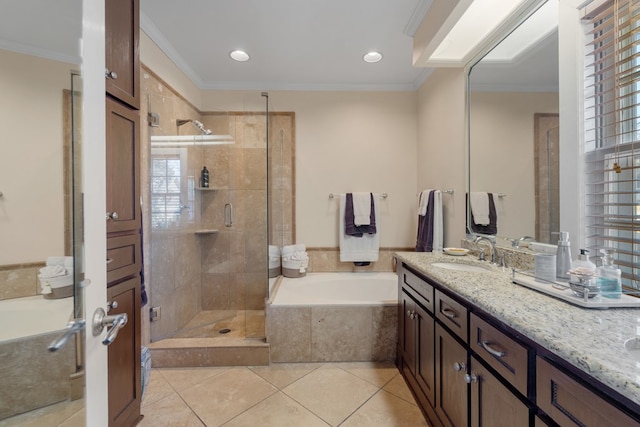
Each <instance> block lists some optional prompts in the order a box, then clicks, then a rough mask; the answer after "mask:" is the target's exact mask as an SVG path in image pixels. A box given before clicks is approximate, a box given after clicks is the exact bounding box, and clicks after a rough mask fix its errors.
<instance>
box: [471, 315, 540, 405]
mask: <svg viewBox="0 0 640 427" xmlns="http://www.w3.org/2000/svg"><path fill="white" fill-rule="evenodd" d="M469 340H470V347H471V350H473V351H475V352H476V354H477V355H479V356H480V357H481V358H482V359H483V360H484V361H485V362H487V363H488V364H489V365H491V367H492V368H493V369H495V370H496V371H497V372H498V373H499V374H500V375H502V377H503V378H504V379H506V380H507V381H509V382H510V383H511V384H512V385H513V386H514V387H515V388H516V389H517V390H518V391H519V392H520V393H522V394H523V395H524V396H526V395H527V373H528V369H527V368H528V366H527V355H528V351H527V348H526V347H524V346H522V345H520V344H519V343H517V342H515V341H514V340H513V339H511V338H509V337H508V336H507V335H505V334H504V333H502V332H500V331H499V330H498V329H496V328H495V327H493V326H491V325H490V324H488V323H487V322H485V321H484V320H482V319H480V318H479V317H478V316H476V315H475V314H472V315H471V336H470V338H469Z"/></svg>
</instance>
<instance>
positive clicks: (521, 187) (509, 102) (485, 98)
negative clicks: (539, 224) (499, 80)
mask: <svg viewBox="0 0 640 427" xmlns="http://www.w3.org/2000/svg"><path fill="white" fill-rule="evenodd" d="M470 105H471V109H470V114H471V122H470V126H471V128H470V130H471V135H472V137H471V159H472V162H471V183H472V187H471V190H472V191H486V192H489V193H504V194H506V196H505V197H503V198H494V201H495V205H496V212H497V217H498V234H499V235H500V236H506V237H512V238H513V237H520V236H535V220H536V209H535V199H536V196H535V161H534V154H535V153H534V114H535V113H557V112H558V94H557V93H522V92H519V93H513V92H511V93H507V92H473V93H472V94H471V102H470Z"/></svg>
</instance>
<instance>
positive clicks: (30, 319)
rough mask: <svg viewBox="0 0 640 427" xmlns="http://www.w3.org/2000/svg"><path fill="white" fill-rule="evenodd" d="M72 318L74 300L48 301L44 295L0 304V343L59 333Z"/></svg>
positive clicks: (9, 300)
mask: <svg viewBox="0 0 640 427" xmlns="http://www.w3.org/2000/svg"><path fill="white" fill-rule="evenodd" d="M72 314H73V298H71V297H69V298H60V299H45V298H44V297H43V296H42V295H35V296H31V297H24V298H14V299H8V300H2V301H0V325H11V327H10V328H0V342H4V341H9V340H13V339H17V338H23V337H28V336H31V335H40V334H46V333H50V332H54V331H59V330H61V329H64V327H65V326H67V323H68V322H69V320H70V319H71V315H72Z"/></svg>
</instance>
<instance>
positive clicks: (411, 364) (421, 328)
mask: <svg viewBox="0 0 640 427" xmlns="http://www.w3.org/2000/svg"><path fill="white" fill-rule="evenodd" d="M431 294H433V290H431ZM399 301H400V310H401V311H400V313H398V319H400V322H401V323H402V324H403V325H404V327H403V328H402V331H403V335H402V336H400V337H399V341H400V346H399V349H398V354H401V355H402V358H403V359H404V361H405V363H404V364H403V369H405V370H407V371H408V372H407V374H408V375H411V377H412V378H414V379H415V381H416V383H417V385H418V387H419V390H420V392H421V393H422V394H424V397H426V399H427V400H428V401H429V403H430V404H431V405H433V403H434V402H435V399H434V397H435V377H434V375H435V370H434V352H433V345H434V342H435V341H434V320H433V315H432V314H431V312H430V311H428V309H427V308H426V307H427V306H429V304H428V302H427V300H425V298H424V297H422V296H420V294H418V293H417V292H415V291H414V290H413V289H412V288H411V287H409V286H407V287H406V288H402V289H401V295H400V298H399Z"/></svg>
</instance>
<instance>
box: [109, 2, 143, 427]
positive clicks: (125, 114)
mask: <svg viewBox="0 0 640 427" xmlns="http://www.w3.org/2000/svg"><path fill="white" fill-rule="evenodd" d="M105 39H106V40H105V43H106V46H105V51H106V70H105V79H106V116H107V117H106V171H107V172H106V173H107V176H106V178H107V180H106V182H107V184H106V185H107V189H106V193H107V200H106V206H107V212H106V221H107V260H106V263H107V264H106V268H107V299H108V301H107V309H108V314H120V313H126V314H127V317H128V322H127V324H126V325H125V326H124V327H123V328H122V329H121V330H120V332H119V333H118V337H117V338H116V340H114V341H113V343H112V344H110V345H109V349H108V369H109V391H108V396H109V425H110V426H118V427H119V426H125V427H128V426H132V425H135V424H136V423H137V422H138V421H139V420H140V418H141V414H140V404H141V397H142V390H141V367H140V366H141V365H140V323H141V319H140V315H141V279H142V276H141V271H142V249H141V248H142V241H141V240H142V239H141V230H142V221H141V208H140V126H141V120H140V112H139V108H140V59H139V0H107V1H106V2H105Z"/></svg>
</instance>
